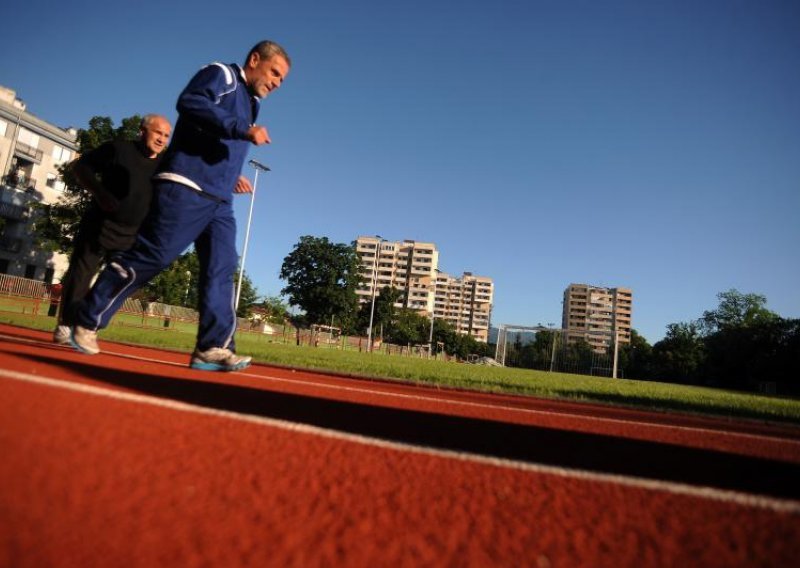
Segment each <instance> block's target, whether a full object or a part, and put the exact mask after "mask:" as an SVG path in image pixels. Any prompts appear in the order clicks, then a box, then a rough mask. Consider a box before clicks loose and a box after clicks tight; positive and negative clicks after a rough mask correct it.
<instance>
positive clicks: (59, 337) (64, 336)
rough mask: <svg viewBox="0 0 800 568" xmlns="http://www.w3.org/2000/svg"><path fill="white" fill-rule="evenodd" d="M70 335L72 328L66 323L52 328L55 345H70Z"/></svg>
mask: <svg viewBox="0 0 800 568" xmlns="http://www.w3.org/2000/svg"><path fill="white" fill-rule="evenodd" d="M71 335H72V330H71V329H70V327H69V326H68V325H57V326H56V328H55V329H54V330H53V343H55V344H56V345H72V341H70V336H71Z"/></svg>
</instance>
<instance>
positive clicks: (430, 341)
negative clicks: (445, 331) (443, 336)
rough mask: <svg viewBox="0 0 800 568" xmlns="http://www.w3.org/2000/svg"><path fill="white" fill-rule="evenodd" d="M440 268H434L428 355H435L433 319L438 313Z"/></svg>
mask: <svg viewBox="0 0 800 568" xmlns="http://www.w3.org/2000/svg"><path fill="white" fill-rule="evenodd" d="M438 273H439V269H438V268H434V269H433V306H432V307H431V332H430V334H429V335H428V357H429V358H430V357H432V356H433V319H434V316H435V315H436V285H437V281H438V280H439V278H438Z"/></svg>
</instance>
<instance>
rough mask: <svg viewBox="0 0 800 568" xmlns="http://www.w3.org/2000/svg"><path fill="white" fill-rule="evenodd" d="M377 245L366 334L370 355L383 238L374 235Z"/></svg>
mask: <svg viewBox="0 0 800 568" xmlns="http://www.w3.org/2000/svg"><path fill="white" fill-rule="evenodd" d="M375 237H376V238H377V239H378V245H377V247H376V249H375V262H374V263H373V264H372V307H371V308H370V310H369V331H368V332H367V349H368V350H369V352H370V353H372V320H373V319H374V318H375V289H376V288H377V287H378V256H380V254H381V245H382V244H383V237H382V236H380V235H375Z"/></svg>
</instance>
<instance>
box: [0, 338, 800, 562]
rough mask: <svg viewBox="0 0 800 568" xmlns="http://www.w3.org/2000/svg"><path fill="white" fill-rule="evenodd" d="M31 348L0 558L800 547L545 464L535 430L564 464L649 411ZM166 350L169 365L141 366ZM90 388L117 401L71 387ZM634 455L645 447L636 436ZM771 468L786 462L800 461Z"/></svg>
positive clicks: (735, 556)
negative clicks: (478, 440) (595, 409)
mask: <svg viewBox="0 0 800 568" xmlns="http://www.w3.org/2000/svg"><path fill="white" fill-rule="evenodd" d="M2 331H3V332H4V333H5V331H6V330H2ZM14 331H16V330H14ZM16 335H17V341H16V342H14V341H10V340H5V336H4V337H3V341H2V342H0V361H2V365H0V368H2V369H4V370H5V369H7V368H8V366H9V365H11V364H13V365H19V366H20V368H19V370H17V371H5V373H6V374H5V376H2V373H0V401H2V405H3V407H2V412H0V447H3V448H4V449H5V450H8V451H7V453H6V455H8V457H9V459H8V460H6V461H5V462H3V463H2V464H0V488H2V489H0V490H1V491H2V492H3V493H2V500H0V503H1V504H2V509H0V511H2V512H3V514H2V515H0V544H1V545H2V546H0V549H1V550H2V551H3V553H4V554H7V555H10V556H7V558H8V559H9V560H10V561H9V562H3V560H4V558H3V557H1V556H0V565H14V566H34V565H47V564H49V565H54V566H78V565H81V566H85V565H87V561H88V560H90V559H91V558H92V556H91V555H92V554H95V553H99V552H102V553H103V554H104V555H105V554H107V555H108V556H107V557H108V558H110V559H112V560H114V559H117V560H120V561H121V562H122V560H123V559H125V560H127V561H125V562H122V563H123V564H127V565H134V566H147V565H153V563H156V564H164V563H174V562H173V561H176V560H177V561H179V563H181V564H183V565H198V566H199V565H209V564H225V565H247V564H250V565H253V564H258V565H298V566H299V565H304V566H308V565H330V564H348V565H374V564H375V563H376V562H377V563H378V564H382V565H420V564H425V565H446V564H447V565H452V564H459V565H487V564H492V565H515V566H526V565H530V566H542V565H574V564H583V565H594V566H612V565H613V566H633V565H641V564H646V565H654V566H658V565H664V566H668V565H677V564H687V563H689V564H694V565H697V564H701V563H702V564H703V565H709V566H715V565H726V566H745V565H787V562H791V561H792V560H793V559H794V558H796V557H797V553H798V552H800V550H798V544H797V543H798V542H800V538H799V537H800V531H799V530H798V519H799V517H798V513H797V510H796V509H797V501H796V500H794V499H786V498H785V496H784V497H780V496H779V497H760V496H759V495H752V494H748V493H742V492H741V491H734V492H732V493H731V492H728V491H724V490H720V489H710V490H709V489H707V488H704V487H699V486H695V485H691V484H689V485H687V484H685V483H672V482H666V483H664V482H662V481H660V480H659V479H656V478H653V479H651V480H649V481H647V480H644V481H642V480H641V479H640V478H636V477H630V476H625V475H623V476H613V475H608V473H607V472H603V471H600V470H602V469H603V468H599V470H598V471H576V470H574V469H570V468H564V467H562V466H561V465H558V464H549V465H548V464H546V463H544V465H543V462H542V461H540V460H538V456H539V455H540V454H538V452H540V451H541V450H540V449H539V448H537V447H536V446H537V444H531V443H530V440H528V439H527V436H526V435H527V434H530V433H531V432H534V433H535V434H536V436H535V438H536V439H537V440H538V441H539V442H542V440H544V438H542V436H545V435H553V436H557V437H556V438H554V439H552V440H551V441H550V442H551V443H550V444H549V445H551V446H553V445H559V444H561V445H562V446H563V447H562V450H563V449H565V448H567V449H568V448H569V446H570V445H571V444H564V440H568V441H572V440H578V442H577V443H579V444H580V443H586V440H590V441H595V440H597V438H595V437H586V436H585V432H583V431H582V429H586V428H588V425H589V424H593V425H594V426H595V427H597V426H598V425H603V424H605V425H606V426H608V425H609V424H613V425H615V426H614V428H622V427H623V425H624V424H625V423H629V424H630V426H631V428H633V429H636V430H639V429H641V428H642V425H643V424H644V425H646V424H647V423H646V422H642V421H641V420H642V418H641V417H638V418H637V419H636V420H630V415H629V414H627V413H624V414H625V415H624V417H623V418H610V417H608V418H609V419H608V421H607V422H603V421H598V420H596V419H595V417H588V418H591V419H590V420H583V419H582V418H581V417H580V415H579V413H578V415H577V416H576V414H575V413H574V412H572V411H570V410H567V411H563V412H561V411H559V410H558V409H556V410H551V411H550V412H547V411H544V410H543V407H536V405H534V406H535V408H532V407H528V406H527V405H526V404H525V403H524V400H520V399H525V398H526V397H504V396H500V397H495V396H492V397H489V398H488V399H487V401H484V400H481V402H479V403H476V402H475V400H474V399H471V398H469V397H465V394H467V393H462V392H455V393H453V392H439V391H436V390H435V389H419V388H417V387H414V388H413V389H411V390H410V391H409V390H406V389H405V388H403V387H404V385H392V384H388V385H382V384H381V383H380V382H379V381H378V382H375V381H352V380H346V379H342V378H337V377H332V378H328V377H325V376H323V375H319V374H313V373H312V374H307V375H306V374H303V373H291V372H285V374H284V373H279V371H281V370H276V369H271V368H266V367H255V368H254V369H253V371H252V372H248V373H246V374H244V373H236V374H229V375H228V374H226V375H222V374H213V373H198V372H194V371H190V370H188V369H186V368H185V367H184V365H185V363H186V356H185V355H181V354H174V353H165V352H160V351H154V350H147V349H144V350H138V349H130V348H128V347H124V346H112V345H111V344H108V347H111V348H113V349H117V348H119V349H120V350H121V351H120V352H122V351H124V355H125V356H119V355H108V354H104V355H100V356H97V357H87V356H82V355H79V354H77V353H74V352H72V351H69V350H65V349H60V348H56V347H52V346H50V345H47V344H46V343H42V341H41V339H42V337H41V336H42V334H39V335H38V336H37V335H36V334H34V337H33V343H26V341H25V340H27V339H29V337H27V335H28V334H27V332H25V333H18V334H16ZM28 350H31V351H28ZM148 355H149V356H150V358H152V359H158V360H157V361H147V360H143V359H141V358H140V359H131V358H130V357H143V358H144V359H147V358H148ZM161 360H166V361H167V363H166V364H165V363H164V362H161ZM170 363H173V364H170ZM178 365H180V366H178ZM9 373H19V374H20V375H21V376H24V377H27V379H29V380H17V379H13V378H11V377H10V376H9ZM298 375H300V376H298ZM37 380H38V381H40V382H38V383H37V382H35V381H37ZM48 381H50V382H49V383H48ZM328 381H330V382H328ZM353 385H357V386H356V387H353ZM80 386H84V387H85V388H88V389H97V391H98V392H92V391H86V392H81V391H75V390H70V389H72V388H73V387H80ZM370 387H375V390H376V391H378V392H376V393H373V394H370V392H368V391H369V390H370ZM365 391H366V392H365ZM393 391H396V392H394V396H391V395H392V392H393ZM100 393H102V394H100ZM440 395H441V398H440ZM115 396H123V397H125V396H129V397H133V398H132V399H130V400H128V399H125V398H121V399H117V398H114V397H115ZM145 400H146V401H147V402H143V401H145ZM370 400H371V402H369V401H370ZM537 402H538V401H537ZM159 405H161V406H159ZM165 405H166V406H165ZM170 405H179V406H180V405H184V406H185V407H186V408H191V409H192V410H191V411H188V410H185V409H184V410H180V409H178V408H176V407H171V406H170ZM362 407H363V408H362ZM409 407H410V408H411V409H410V408H409ZM556 408H557V405H556ZM354 413H355V414H354ZM359 413H360V414H359ZM487 413H488V414H487ZM320 414H322V415H325V416H323V417H322V419H320V418H319V415H320ZM503 415H508V416H511V418H510V419H509V420H508V421H506V422H504V421H503V420H502V419H501V417H502V416H503ZM584 418H585V417H584ZM553 420H554V421H556V422H558V421H566V422H570V421H573V420H575V421H577V422H578V425H577V426H573V428H572V429H571V430H570V429H568V430H567V431H566V435H567V436H568V437H567V438H562V437H561V436H562V434H559V433H557V432H555V428H552V427H551V426H547V427H544V426H542V422H544V423H546V424H549V423H550V421H553ZM348 421H349V422H352V423H353V424H352V425H353V426H357V425H359V424H364V423H366V424H370V426H369V428H367V429H366V432H365V429H364V428H361V427H358V428H356V427H351V428H349V429H348V428H347V427H345V426H346V423H347V422H348ZM393 421H395V422H397V423H398V424H399V425H394V424H390V425H389V426H388V428H389V430H394V429H400V430H403V431H405V430H411V431H412V433H413V436H412V438H416V441H415V440H414V439H412V440H410V441H409V440H404V439H403V438H402V436H397V435H390V436H381V435H378V434H380V432H378V433H376V432H375V431H374V428H375V423H378V427H379V430H380V429H381V428H387V426H386V425H384V426H380V423H383V422H390V423H391V422H393ZM712 422H713V421H712ZM309 424H310V425H311V426H309ZM343 424H344V426H343ZM465 424H466V425H467V428H468V430H467V433H470V430H469V428H474V429H476V430H484V429H485V428H489V429H490V430H491V429H492V428H500V430H494V431H493V432H494V435H492V436H489V437H488V438H487V440H488V442H491V443H490V444H489V445H490V446H496V445H497V444H505V439H504V438H503V437H502V435H503V434H506V433H508V432H511V433H512V434H514V433H516V434H515V435H517V438H518V439H516V441H513V440H512V442H513V443H512V444H511V445H517V446H519V447H522V448H523V450H524V451H523V453H525V452H531V451H533V450H536V452H537V454H536V455H535V456H528V457H524V456H523V459H516V458H514V459H507V458H506V459H504V458H501V459H498V457H497V452H496V451H485V452H484V451H482V450H480V448H477V449H476V448H475V447H469V448H466V449H464V448H461V447H459V442H458V439H457V438H458V434H459V433H461V434H463V433H464V431H463V427H464V425H465ZM651 427H652V428H654V429H658V430H659V431H661V429H660V427H659V426H658V425H657V424H655V423H653V424H651ZM504 428H510V429H511V430H503V429H504ZM681 428H683V430H680V431H682V432H684V434H686V435H690V437H694V436H698V435H699V436H701V437H705V436H707V435H709V433H712V434H713V433H714V432H715V429H714V427H713V424H712V427H711V428H709V427H708V424H705V425H703V426H702V427H701V426H700V425H698V424H696V423H694V424H693V425H692V426H686V425H685V424H684V426H682V427H681ZM744 430H747V428H744ZM472 432H473V433H474V431H472ZM498 432H499V435H500V437H499V438H498ZM331 433H332V434H333V435H331ZM717 434H718V435H720V436H723V437H725V433H724V432H723V431H722V430H719V432H717ZM659 435H661V434H659ZM569 436H577V438H569ZM734 436H740V437H743V438H733V439H736V440H738V441H741V439H745V440H747V439H750V440H751V442H752V440H753V439H757V440H760V441H763V440H764V439H767V440H771V442H772V443H773V444H775V445H776V447H778V446H786V445H787V444H788V446H789V448H790V449H789V450H788V454H789V455H790V456H794V455H795V451H796V450H794V449H792V448H793V447H794V446H792V443H793V438H792V430H791V429H788V430H787V429H784V428H778V429H777V430H775V431H772V430H771V429H770V428H767V429H766V430H764V429H763V428H762V427H761V426H759V428H758V433H756V434H750V433H747V432H737V433H734ZM454 437H455V438H454ZM601 437H606V438H610V439H612V440H613V436H609V435H607V434H603V435H602V436H601ZM726 439H727V438H726ZM387 440H388V441H387ZM419 440H422V443H421V444H419V443H417V442H418V441H419ZM442 442H445V443H442ZM630 442H637V443H641V440H638V439H637V436H629V437H627V438H625V437H623V438H622V443H623V444H626V443H630ZM538 445H542V444H541V443H539V444H538ZM545 445H547V444H545ZM589 445H591V444H589ZM650 445H651V446H654V447H659V448H662V449H663V447H665V445H664V444H662V443H656V444H653V443H652V442H650ZM627 447H628V448H629V449H630V448H631V447H632V446H627ZM437 448H438V449H437ZM489 449H490V450H491V448H489ZM679 449H680V448H679ZM690 449H692V448H690ZM694 450H696V448H694ZM714 452H717V453H722V454H723V455H726V454H725V453H724V452H720V450H719V449H716V450H714ZM703 453H707V452H703ZM712 453H713V452H712ZM777 453H778V454H780V452H777ZM683 455H684V457H685V456H686V454H683ZM715 455H716V454H715ZM628 457H629V459H630V457H631V456H628ZM636 457H637V456H633V458H636ZM745 457H747V456H745ZM729 458H730V455H728V458H727V459H729ZM734 458H736V455H734ZM736 459H738V458H736ZM747 459H754V458H753V457H752V456H749V457H747ZM755 459H756V462H753V463H758V464H759V466H760V467H766V468H768V469H771V468H773V467H774V466H775V465H776V464H779V465H781V464H782V465H783V466H790V467H793V464H794V463H795V461H793V460H791V459H788V460H786V459H784V460H783V461H781V458H779V457H775V456H773V457H771V458H770V459H766V460H765V459H764V458H763V457H762V458H755ZM557 461H559V463H561V460H557ZM738 463H741V462H738ZM187 488H191V489H187ZM184 491H187V492H188V493H187V494H184ZM187 519H188V521H187ZM12 521H13V523H12ZM137 527H138V528H137ZM97 535H103V538H102V542H98V540H99V539H98V538H97ZM68 550H74V553H69V552H66V551H68ZM15 551H16V553H15ZM19 551H25V552H26V555H20V554H19ZM27 554H29V555H27ZM104 557H105V556H104ZM11 560H13V561H11ZM34 560H36V561H37V562H34ZM17 561H21V562H17ZM38 561H41V562H38ZM26 562H29V563H27V564H26ZM89 563H91V562H89Z"/></svg>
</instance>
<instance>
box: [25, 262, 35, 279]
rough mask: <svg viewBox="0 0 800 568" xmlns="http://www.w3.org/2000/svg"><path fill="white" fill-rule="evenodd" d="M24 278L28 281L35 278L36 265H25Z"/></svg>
mask: <svg viewBox="0 0 800 568" xmlns="http://www.w3.org/2000/svg"><path fill="white" fill-rule="evenodd" d="M25 278H30V279H34V278H36V265H35V264H26V265H25Z"/></svg>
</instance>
